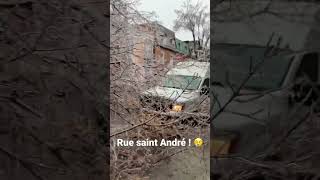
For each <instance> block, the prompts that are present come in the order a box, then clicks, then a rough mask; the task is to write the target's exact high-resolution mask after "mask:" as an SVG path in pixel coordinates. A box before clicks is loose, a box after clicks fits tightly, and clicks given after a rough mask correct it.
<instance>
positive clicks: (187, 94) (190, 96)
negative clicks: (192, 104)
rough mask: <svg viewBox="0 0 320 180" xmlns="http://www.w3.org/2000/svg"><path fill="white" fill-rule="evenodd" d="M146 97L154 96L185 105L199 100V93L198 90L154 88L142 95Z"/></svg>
mask: <svg viewBox="0 0 320 180" xmlns="http://www.w3.org/2000/svg"><path fill="white" fill-rule="evenodd" d="M142 94H143V95H146V96H153V97H162V98H165V99H170V100H173V101H175V102H177V103H185V102H188V101H192V100H194V99H196V98H199V92H197V91H196V90H192V91H191V90H184V91H183V90H182V89H176V88H167V87H161V86H156V87H153V88H150V89H148V90H147V91H145V92H143V93H142Z"/></svg>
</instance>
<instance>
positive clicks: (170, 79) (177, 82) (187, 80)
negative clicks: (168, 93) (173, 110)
mask: <svg viewBox="0 0 320 180" xmlns="http://www.w3.org/2000/svg"><path fill="white" fill-rule="evenodd" d="M200 82H201V78H200V77H197V76H184V75H167V76H166V78H165V80H164V83H163V87H169V88H177V89H186V90H196V89H198V88H199V85H200Z"/></svg>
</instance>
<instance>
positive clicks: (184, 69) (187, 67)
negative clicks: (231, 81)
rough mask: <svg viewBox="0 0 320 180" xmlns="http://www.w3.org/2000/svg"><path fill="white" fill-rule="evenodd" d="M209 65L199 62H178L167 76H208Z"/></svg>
mask: <svg viewBox="0 0 320 180" xmlns="http://www.w3.org/2000/svg"><path fill="white" fill-rule="evenodd" d="M209 69H210V63H209V62H199V61H194V60H190V61H184V62H179V63H177V64H176V65H175V67H173V68H172V69H171V70H169V71H168V73H167V74H168V75H185V76H199V77H205V76H209Z"/></svg>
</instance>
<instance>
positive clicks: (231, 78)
mask: <svg viewBox="0 0 320 180" xmlns="http://www.w3.org/2000/svg"><path fill="white" fill-rule="evenodd" d="M265 50H266V49H265V48H262V47H248V46H233V47H224V48H217V49H215V50H214V63H213V64H214V71H213V80H214V83H218V84H221V85H226V84H227V85H231V86H233V87H239V86H240V85H241V84H243V82H244V81H246V80H245V79H247V77H248V76H249V74H250V70H251V71H252V70H253V69H255V67H258V68H256V69H257V70H256V71H255V72H254V73H252V75H251V76H250V78H249V80H248V81H246V83H245V84H244V85H243V86H242V87H243V88H247V89H255V90H268V89H276V88H279V87H280V86H281V84H282V82H283V80H284V78H285V76H286V74H287V71H288V69H289V66H290V63H291V61H292V57H293V56H292V55H290V53H289V51H283V52H282V51H281V52H280V53H278V54H277V55H274V56H270V57H268V58H266V57H265V56H264V54H265Z"/></svg>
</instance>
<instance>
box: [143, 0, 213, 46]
mask: <svg viewBox="0 0 320 180" xmlns="http://www.w3.org/2000/svg"><path fill="white" fill-rule="evenodd" d="M184 1H185V0H140V2H139V3H140V5H139V6H137V8H138V10H140V11H147V12H151V11H154V12H155V13H156V14H157V16H158V18H157V20H158V21H160V22H161V23H162V25H164V26H165V27H167V28H169V29H171V30H172V29H173V21H174V20H175V18H176V17H177V16H176V13H175V12H174V10H175V9H179V8H180V7H181V6H182V4H183V2H184ZM192 1H194V2H197V0H192ZM199 1H203V3H204V4H206V5H207V6H208V10H209V9H210V8H209V5H210V0H199ZM175 33H176V37H177V38H178V39H180V40H192V35H191V33H190V32H188V31H182V30H179V31H178V32H175Z"/></svg>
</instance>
